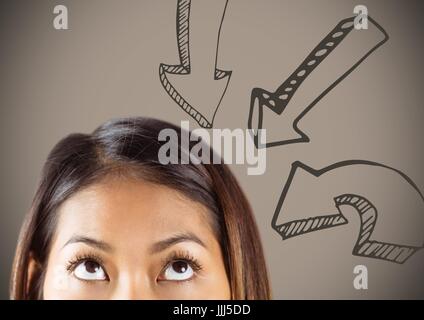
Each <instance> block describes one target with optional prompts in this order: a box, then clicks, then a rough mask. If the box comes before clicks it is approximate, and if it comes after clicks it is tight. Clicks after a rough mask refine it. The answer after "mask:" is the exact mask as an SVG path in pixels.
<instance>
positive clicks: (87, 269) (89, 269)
mask: <svg viewBox="0 0 424 320" xmlns="http://www.w3.org/2000/svg"><path fill="white" fill-rule="evenodd" d="M74 275H75V277H77V278H78V279H80V280H86V281H104V280H107V276H106V272H105V271H104V269H103V267H102V266H101V265H100V264H99V263H97V262H95V261H92V260H85V261H81V262H80V263H79V264H78V265H77V266H76V268H75V269H74Z"/></svg>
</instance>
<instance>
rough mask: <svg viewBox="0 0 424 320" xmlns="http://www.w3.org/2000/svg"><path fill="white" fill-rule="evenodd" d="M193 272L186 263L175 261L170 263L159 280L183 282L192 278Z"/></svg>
mask: <svg viewBox="0 0 424 320" xmlns="http://www.w3.org/2000/svg"><path fill="white" fill-rule="evenodd" d="M193 275H194V270H193V268H192V267H191V266H190V264H189V263H188V262H187V261H184V260H177V261H173V262H171V263H170V264H169V265H168V266H167V267H166V269H165V270H164V271H163V274H162V275H161V278H160V280H167V281H184V280H189V279H191V278H192V277H193Z"/></svg>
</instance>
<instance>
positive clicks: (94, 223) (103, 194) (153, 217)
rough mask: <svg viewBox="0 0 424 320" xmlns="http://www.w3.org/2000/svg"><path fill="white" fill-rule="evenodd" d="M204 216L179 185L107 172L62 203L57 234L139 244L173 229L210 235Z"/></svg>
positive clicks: (152, 239)
mask: <svg viewBox="0 0 424 320" xmlns="http://www.w3.org/2000/svg"><path fill="white" fill-rule="evenodd" d="M209 221H210V219H209V213H208V210H207V209H206V208H205V207H204V206H203V205H201V204H199V203H197V202H194V201H192V200H190V199H188V198H186V197H184V196H183V195H182V194H181V193H179V192H178V191H175V190H173V189H170V188H168V187H165V186H161V185H157V184H153V183H150V182H145V181H141V180H135V179H128V178H114V177H109V178H107V179H105V180H103V181H101V182H99V183H97V184H94V185H92V186H89V187H87V188H85V189H83V190H81V191H79V192H77V193H76V194H74V195H73V196H72V197H70V198H69V199H67V200H66V201H65V202H64V203H63V204H62V206H61V207H60V208H59V223H58V228H57V231H58V233H57V236H58V238H63V239H66V237H70V236H72V235H74V234H75V233H79V234H81V233H82V234H84V235H91V236H95V237H97V238H98V237H99V236H100V237H101V238H102V239H103V240H105V241H110V242H117V241H119V243H127V244H128V243H135V242H137V243H138V244H140V245H142V244H143V243H151V242H154V241H155V240H160V239H161V238H163V237H164V236H166V235H169V234H174V233H178V232H192V233H195V234H198V235H203V236H204V237H207V236H212V230H211V227H210V223H209ZM115 240H116V241H115Z"/></svg>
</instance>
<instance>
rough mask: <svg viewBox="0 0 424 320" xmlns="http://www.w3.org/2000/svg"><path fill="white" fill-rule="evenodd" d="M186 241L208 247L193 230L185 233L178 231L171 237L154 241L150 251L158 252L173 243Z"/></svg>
mask: <svg viewBox="0 0 424 320" xmlns="http://www.w3.org/2000/svg"><path fill="white" fill-rule="evenodd" d="M186 241H190V242H195V243H197V244H199V245H201V246H202V247H204V248H206V245H205V243H204V242H203V241H202V240H200V238H199V237H198V236H196V235H195V234H193V233H191V232H184V233H178V234H176V235H174V236H172V237H169V238H166V239H164V240H161V241H158V242H156V243H154V244H153V245H152V246H151V247H150V253H158V252H161V251H163V250H165V249H167V248H169V247H171V246H173V245H176V244H177V243H181V242H186Z"/></svg>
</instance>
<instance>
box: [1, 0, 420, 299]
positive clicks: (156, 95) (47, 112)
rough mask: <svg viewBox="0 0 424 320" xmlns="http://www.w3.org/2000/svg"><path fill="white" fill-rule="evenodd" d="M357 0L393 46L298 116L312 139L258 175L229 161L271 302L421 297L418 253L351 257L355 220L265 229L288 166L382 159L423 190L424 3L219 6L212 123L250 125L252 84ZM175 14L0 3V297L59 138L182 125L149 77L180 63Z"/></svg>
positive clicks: (101, 4)
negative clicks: (114, 121) (61, 21)
mask: <svg viewBox="0 0 424 320" xmlns="http://www.w3.org/2000/svg"><path fill="white" fill-rule="evenodd" d="M194 1H195V0H194ZM57 4H64V5H66V6H67V7H68V10H69V26H70V30H66V31H58V30H55V29H54V28H53V26H52V21H53V18H54V15H53V12H52V11H53V8H54V6H55V5H57ZM357 4H365V5H367V7H368V9H369V14H370V15H371V16H372V17H373V18H375V19H376V20H377V21H378V22H379V23H380V24H381V25H382V26H383V27H384V28H385V29H386V30H387V32H388V33H389V35H390V40H389V42H388V43H386V44H385V45H384V46H383V47H382V48H380V49H379V50H378V51H376V52H375V53H374V54H373V55H372V56H371V57H370V58H369V59H367V60H366V61H365V63H364V64H363V65H361V66H360V67H359V68H358V69H357V70H356V71H355V72H354V73H353V74H351V75H350V76H349V77H348V78H347V79H346V80H345V81H344V82H343V83H342V84H341V85H340V86H339V87H337V88H336V89H335V90H334V91H333V92H331V93H330V94H329V95H328V96H327V97H326V98H324V99H323V100H322V101H321V102H320V103H319V105H317V106H316V107H315V108H314V109H313V111H311V112H310V113H309V114H308V115H307V116H306V117H305V118H304V119H303V120H302V121H301V122H300V123H299V126H300V127H301V128H302V129H303V130H304V131H305V132H306V133H307V134H308V135H309V137H310V138H311V142H310V143H309V144H297V145H296V144H295V145H289V146H283V147H276V148H272V149H269V150H268V153H267V158H268V161H267V171H266V173H265V174H264V175H263V176H247V174H246V167H245V166H242V165H233V166H232V168H233V170H234V172H235V173H236V175H237V177H238V178H239V180H240V182H241V184H242V186H243V187H244V189H245V191H246V193H247V195H248V197H249V199H250V201H251V203H252V206H253V208H254V211H255V213H256V218H257V221H258V224H259V227H260V231H261V235H262V237H263V242H264V246H265V251H266V257H267V262H268V266H269V270H270V274H271V283H272V287H273V293H274V297H275V298H278V299H286V298H359V299H361V298H423V297H424V288H423V283H424V275H423V270H424V268H423V266H424V254H423V253H422V252H419V253H417V254H416V255H415V256H414V257H412V258H411V259H410V260H408V261H407V262H406V263H405V264H403V265H398V264H393V263H388V262H384V261H379V260H374V259H367V258H361V257H356V256H353V255H352V254H351V250H352V246H353V243H354V241H355V239H356V236H357V233H358V228H359V218H358V217H357V216H356V217H355V215H349V216H348V219H349V221H351V222H350V223H349V224H347V225H345V226H341V227H337V228H334V229H329V230H327V231H322V232H316V233H314V234H311V235H307V236H304V237H297V238H293V239H291V240H288V241H284V242H283V241H281V238H280V236H279V235H278V234H277V233H275V232H274V231H273V230H272V229H271V226H270V224H271V218H272V215H273V212H274V210H275V206H276V203H277V200H278V198H279V195H280V193H281V189H282V187H283V185H284V183H285V180H286V178H287V175H288V173H289V170H290V164H291V163H292V162H293V161H296V160H300V161H303V162H305V163H307V164H309V165H311V166H312V167H315V168H320V167H324V166H327V165H329V164H331V163H334V162H337V161H341V160H347V159H367V160H372V161H377V162H382V163H384V164H387V165H389V166H392V167H395V168H398V169H400V170H402V171H403V172H404V173H406V174H407V175H408V176H410V177H411V178H412V179H413V180H414V181H415V182H416V184H417V185H418V187H419V188H420V189H421V190H424V173H423V170H422V165H423V163H424V153H423V142H422V137H423V132H424V128H423V125H422V122H423V120H424V108H423V99H424V91H423V85H422V84H423V83H424V75H423V72H422V70H423V61H422V57H423V56H424V40H423V39H424V37H423V36H422V31H423V26H424V21H423V20H422V13H423V12H424V10H423V9H424V5H423V2H422V1H420V0H417V1H412V0H409V1H400V0H399V1H392V0H390V1H389V0H387V1H383V0H380V1H377V0H370V1H360V2H356V1H337V0H332V1H330V0H319V1H312V0H311V1H306V0H296V1H294V0H292V1H288V0H267V1H264V0H229V4H228V8H227V13H226V16H225V20H224V24H223V29H222V34H221V42H220V50H219V61H218V66H219V67H220V68H221V69H223V70H232V71H233V75H232V78H231V81H230V84H229V88H228V91H227V94H226V95H225V97H224V99H223V102H222V104H221V107H220V110H219V112H218V114H217V117H216V119H215V127H217V128H226V127H228V128H246V126H247V117H248V109H249V103H250V91H251V89H252V88H253V87H255V86H260V87H263V88H265V89H268V90H274V89H276V88H277V86H278V85H279V84H281V82H282V81H283V80H284V79H285V78H286V77H287V76H288V75H289V74H290V73H291V72H292V71H293V70H294V69H295V68H296V67H297V65H298V64H299V63H300V62H301V61H302V60H303V59H304V57H306V55H307V54H308V53H309V51H310V50H311V49H312V48H313V47H315V45H316V44H318V42H319V41H320V40H321V39H322V38H323V37H324V36H325V35H326V34H327V33H328V32H329V31H330V30H331V29H332V28H333V27H334V26H335V25H336V24H337V22H338V21H339V20H341V19H343V18H345V17H349V16H352V12H353V7H354V6H355V5H357ZM175 13H176V0H166V1H164V0H161V1H157V0H149V1H144V0H143V1H135V0H134V1H132V0H125V1H97V0H90V1H86V0H74V1H66V0H61V1H31V2H30V1H16V0H13V1H12V0H10V1H1V4H0V72H1V73H0V77H1V80H0V115H1V117H0V121H1V123H0V130H1V131H0V139H1V140H0V145H1V160H0V173H1V180H0V197H1V198H0V199H1V213H0V235H1V241H0V298H3V299H7V298H8V282H9V274H10V269H11V263H12V258H13V255H14V249H15V245H16V240H17V235H18V231H19V228H20V225H21V222H22V219H23V216H24V214H25V213H26V211H27V210H28V208H29V206H30V202H31V198H32V196H33V193H34V191H35V187H36V183H37V179H38V177H39V174H40V169H41V167H42V164H43V162H44V160H45V158H46V156H47V154H48V152H49V151H50V149H51V148H52V147H53V145H54V144H55V143H56V142H57V141H58V140H59V139H60V138H62V137H64V136H65V135H67V134H69V133H72V132H90V131H92V130H93V129H94V128H95V127H97V126H98V125H99V124H100V123H102V122H104V121H106V120H108V119H110V118H116V117H127V116H152V117H157V118H160V119H164V120H168V121H171V122H174V123H176V124H179V122H180V120H183V119H188V116H187V115H186V113H184V112H183V111H182V110H181V109H180V108H178V107H177V105H176V104H175V103H174V102H173V101H172V100H171V99H170V98H169V96H168V95H167V94H166V93H165V91H164V90H163V88H162V86H161V84H160V82H159V77H158V66H159V64H160V63H161V62H163V63H168V64H174V63H175V64H177V63H178V62H179V61H178V54H177V45H176V36H175V32H176V31H175ZM318 68H319V67H318ZM317 70H318V69H317ZM299 95H300V99H301V98H302V93H301V92H299ZM190 124H191V127H192V128H195V127H197V125H196V122H195V121H192V120H191V121H190ZM272 129H273V130H277V131H278V130H282V131H283V130H284V128H280V127H278V125H277V126H275V127H273V128H272ZM299 201H303V197H302V195H299ZM311 206H313V204H311ZM400 214H402V213H400ZM423 214H424V212H423ZM355 219H356V220H355ZM422 229H423V228H421V229H420V230H421V232H424V231H423V230H422ZM357 264H364V265H366V266H367V267H368V271H369V289H368V290H367V291H357V290H355V289H354V288H353V285H352V281H353V277H354V276H353V268H354V266H355V265H357Z"/></svg>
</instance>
